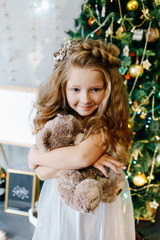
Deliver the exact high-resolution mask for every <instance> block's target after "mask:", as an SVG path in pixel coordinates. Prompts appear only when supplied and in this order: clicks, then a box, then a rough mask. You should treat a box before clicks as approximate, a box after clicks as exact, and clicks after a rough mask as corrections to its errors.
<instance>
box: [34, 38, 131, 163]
mask: <svg viewBox="0 0 160 240" xmlns="http://www.w3.org/2000/svg"><path fill="white" fill-rule="evenodd" d="M61 52H62V49H61V50H60V51H59V52H56V53H55V54H54V56H55V57H57V56H59V55H60V53H61ZM118 54H119V49H118V48H117V47H116V46H115V45H113V44H110V43H109V44H108V45H106V44H105V43H104V42H102V41H101V40H92V39H88V40H72V41H71V44H70V47H68V48H65V50H64V48H63V57H62V58H61V59H59V58H57V59H58V61H57V62H56V63H55V67H54V70H53V72H52V74H51V75H50V77H49V78H48V79H47V80H46V81H45V82H44V83H43V84H42V85H41V88H40V91H39V96H38V100H37V103H36V108H37V115H36V117H35V119H34V126H35V133H37V132H38V131H39V130H40V129H42V128H43V127H44V125H45V123H46V122H47V121H48V120H50V119H53V118H54V117H55V116H56V115H57V113H60V112H64V113H71V114H73V115H75V116H77V117H78V119H79V120H80V121H81V122H82V123H83V125H84V134H85V137H88V136H89V135H90V134H98V133H101V134H102V143H103V144H105V146H106V152H107V153H109V154H111V155H112V156H114V157H115V158H116V159H117V160H119V161H122V162H125V163H126V162H127V160H128V148H129V145H130V142H131V139H132V134H131V131H130V129H129V128H128V118H129V104H128V97H127V92H126V89H125V86H124V83H123V78H122V76H121V75H120V73H119V67H120V66H121V62H120V60H119V59H118V58H117V56H118ZM73 67H80V68H89V69H92V70H95V71H100V72H101V73H102V74H103V76H104V79H105V87H106V92H105V97H104V99H103V101H102V103H101V104H100V106H99V108H98V110H97V111H96V112H94V113H93V114H92V115H91V116H89V117H81V116H79V115H78V114H77V113H76V112H74V111H73V110H72V109H71V108H70V107H69V105H68V103H67V100H66V94H65V87H66V83H67V80H68V79H69V73H70V69H71V68H73Z"/></svg>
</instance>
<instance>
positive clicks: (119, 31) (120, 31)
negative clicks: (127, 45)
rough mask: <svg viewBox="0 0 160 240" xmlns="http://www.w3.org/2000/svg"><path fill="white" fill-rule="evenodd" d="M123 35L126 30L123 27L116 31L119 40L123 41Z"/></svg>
mask: <svg viewBox="0 0 160 240" xmlns="http://www.w3.org/2000/svg"><path fill="white" fill-rule="evenodd" d="M123 33H124V28H123V27H122V26H121V27H119V28H118V29H117V31H116V37H117V38H118V39H122V38H123Z"/></svg>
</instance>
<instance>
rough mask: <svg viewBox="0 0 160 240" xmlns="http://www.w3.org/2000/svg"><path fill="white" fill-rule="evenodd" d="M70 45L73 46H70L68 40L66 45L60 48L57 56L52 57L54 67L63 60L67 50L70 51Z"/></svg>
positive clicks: (70, 43)
mask: <svg viewBox="0 0 160 240" xmlns="http://www.w3.org/2000/svg"><path fill="white" fill-rule="evenodd" d="M72 45H73V44H72V42H71V40H69V41H68V43H67V44H65V45H64V46H63V47H62V48H61V50H60V51H59V52H58V54H56V56H54V65H55V66H56V65H57V64H58V63H59V62H61V61H62V60H63V59H64V58H65V56H66V53H67V50H68V49H71V47H72Z"/></svg>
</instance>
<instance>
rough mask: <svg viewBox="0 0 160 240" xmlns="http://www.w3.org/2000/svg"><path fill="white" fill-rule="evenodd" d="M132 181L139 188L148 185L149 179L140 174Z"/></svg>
mask: <svg viewBox="0 0 160 240" xmlns="http://www.w3.org/2000/svg"><path fill="white" fill-rule="evenodd" d="M132 181H133V183H134V185H136V186H137V187H142V186H143V185H145V184H146V182H147V178H146V175H145V174H144V173H141V172H139V173H137V174H136V175H135V176H134V177H133V178H132Z"/></svg>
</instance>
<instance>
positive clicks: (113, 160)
mask: <svg viewBox="0 0 160 240" xmlns="http://www.w3.org/2000/svg"><path fill="white" fill-rule="evenodd" d="M102 157H104V159H103V161H104V163H105V162H111V163H113V164H114V165H116V166H118V167H119V168H122V169H123V170H125V169H126V166H124V165H123V164H122V163H121V162H119V161H117V160H115V159H114V158H113V157H110V156H109V155H107V154H104V155H103V156H102Z"/></svg>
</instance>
